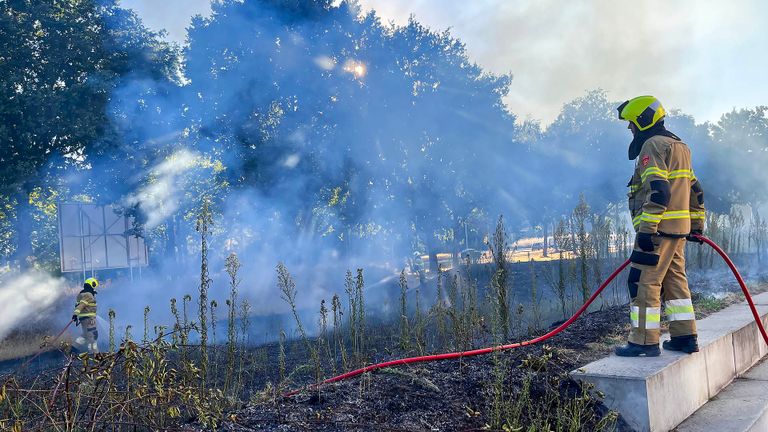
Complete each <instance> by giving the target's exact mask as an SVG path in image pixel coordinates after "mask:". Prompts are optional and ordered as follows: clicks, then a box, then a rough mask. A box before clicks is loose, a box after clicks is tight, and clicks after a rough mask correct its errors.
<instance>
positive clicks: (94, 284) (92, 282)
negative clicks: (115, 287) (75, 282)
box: [85, 278, 99, 289]
mask: <svg viewBox="0 0 768 432" xmlns="http://www.w3.org/2000/svg"><path fill="white" fill-rule="evenodd" d="M85 283H86V284H88V285H90V286H91V288H93V289H96V288H97V287H98V286H99V281H97V280H96V278H88V279H86V280H85Z"/></svg>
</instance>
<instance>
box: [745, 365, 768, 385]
mask: <svg viewBox="0 0 768 432" xmlns="http://www.w3.org/2000/svg"><path fill="white" fill-rule="evenodd" d="M742 378H743V379H749V380H761V381H768V361H766V360H762V361H761V362H760V363H758V364H757V365H755V367H753V368H752V369H750V370H749V371H748V372H747V373H745V374H744V375H742Z"/></svg>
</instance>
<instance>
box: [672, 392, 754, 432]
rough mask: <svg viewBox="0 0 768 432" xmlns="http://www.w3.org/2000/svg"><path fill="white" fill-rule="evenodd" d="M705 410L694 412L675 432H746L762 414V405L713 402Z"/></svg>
mask: <svg viewBox="0 0 768 432" xmlns="http://www.w3.org/2000/svg"><path fill="white" fill-rule="evenodd" d="M705 407H706V409H705V408H702V409H700V410H699V411H696V413H695V414H694V415H693V416H691V417H690V418H688V419H686V420H685V421H684V422H683V423H682V424H680V426H678V427H677V428H676V429H675V431H676V432H703V431H716V432H731V431H732V432H735V431H741V432H746V431H749V430H751V428H752V426H753V425H754V424H755V423H757V422H758V420H759V419H760V417H761V416H762V414H763V411H762V410H763V409H764V403H763V402H762V401H759V400H753V401H742V400H738V399H725V400H713V401H710V402H709V403H707V404H706V405H705ZM763 432H765V431H763Z"/></svg>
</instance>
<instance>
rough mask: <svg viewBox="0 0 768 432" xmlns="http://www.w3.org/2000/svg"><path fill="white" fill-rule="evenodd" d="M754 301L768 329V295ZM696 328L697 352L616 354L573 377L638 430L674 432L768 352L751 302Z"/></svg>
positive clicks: (726, 311)
mask: <svg viewBox="0 0 768 432" xmlns="http://www.w3.org/2000/svg"><path fill="white" fill-rule="evenodd" d="M755 303H756V304H757V307H758V312H759V313H760V316H761V317H762V321H763V325H768V293H764V294H761V295H759V296H755ZM696 324H697V327H698V333H699V348H700V352H698V353H694V354H690V355H688V354H680V353H675V352H668V351H664V350H662V354H661V356H659V357H652V358H626V357H617V356H615V355H611V356H610V357H606V358H604V359H601V360H598V361H596V362H593V363H590V364H588V365H586V366H584V367H583V368H581V369H577V370H575V371H572V372H571V376H572V377H573V378H575V379H578V380H582V381H585V382H589V383H592V384H594V385H595V388H596V390H599V391H601V392H602V393H603V394H604V395H605V397H604V400H603V402H604V403H605V404H606V406H608V407H609V408H610V409H613V410H616V411H618V412H620V413H621V414H622V416H623V417H624V419H625V420H626V421H627V423H629V425H630V426H632V427H633V428H635V429H636V430H637V431H640V432H662V431H669V430H672V429H673V428H675V427H676V426H677V425H679V424H680V423H682V422H683V421H684V420H685V419H686V418H688V417H689V416H690V415H691V414H693V413H694V412H695V411H696V410H698V409H699V408H700V407H701V406H702V405H704V404H705V403H706V402H707V401H708V400H709V399H711V398H713V397H715V396H716V395H717V394H718V393H719V392H720V391H721V390H722V389H723V388H725V387H726V386H727V385H728V384H730V383H731V381H733V380H734V379H735V378H736V377H738V376H740V375H741V374H743V373H744V372H746V371H747V370H749V368H750V367H752V366H753V365H754V364H755V363H757V362H758V361H759V360H760V359H761V358H762V357H763V356H765V355H766V354H768V347H767V346H766V345H765V342H763V340H762V338H761V336H760V333H759V330H758V328H757V325H756V324H755V322H754V319H753V318H752V313H751V312H750V310H749V306H748V305H747V303H746V302H744V303H741V304H736V305H733V306H730V307H728V308H726V309H723V310H722V311H720V312H718V313H715V314H712V315H710V316H709V317H707V318H704V319H702V320H700V321H697V323H696ZM667 338H668V336H664V337H663V338H662V340H664V339H667ZM766 431H768V429H766Z"/></svg>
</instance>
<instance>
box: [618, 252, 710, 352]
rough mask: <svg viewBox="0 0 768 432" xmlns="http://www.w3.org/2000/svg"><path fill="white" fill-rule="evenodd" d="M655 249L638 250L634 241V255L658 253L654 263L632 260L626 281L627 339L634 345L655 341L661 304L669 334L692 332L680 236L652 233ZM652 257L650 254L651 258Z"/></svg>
mask: <svg viewBox="0 0 768 432" xmlns="http://www.w3.org/2000/svg"><path fill="white" fill-rule="evenodd" d="M653 242H654V245H655V249H654V251H653V252H652V253H651V252H645V253H644V252H642V251H640V249H639V248H638V246H637V244H635V250H634V251H633V254H632V256H633V258H635V257H636V256H645V257H648V256H651V257H652V255H657V256H658V264H656V265H655V266H654V265H647V264H639V263H637V262H635V261H641V262H647V261H645V260H642V259H641V260H635V259H633V260H632V265H631V267H630V269H629V278H628V279H627V285H628V287H629V296H630V298H631V302H630V314H629V316H630V321H631V322H632V329H631V330H630V332H629V341H630V342H632V343H635V344H638V345H656V344H658V343H659V334H660V332H661V312H662V310H661V308H662V302H663V306H664V313H665V315H666V316H667V320H668V321H669V333H670V335H671V336H686V335H695V334H696V317H695V315H694V311H693V303H691V291H690V290H689V289H688V278H687V277H686V275H685V242H686V240H685V239H684V238H669V237H655V238H654V239H653ZM653 260H655V257H652V259H651V261H653Z"/></svg>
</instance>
